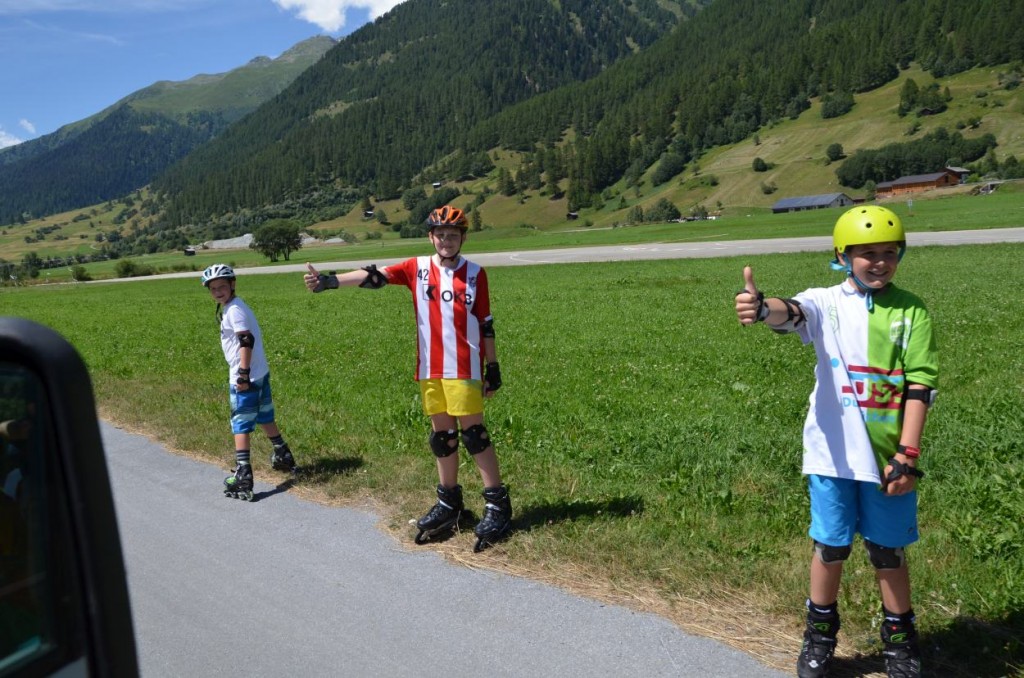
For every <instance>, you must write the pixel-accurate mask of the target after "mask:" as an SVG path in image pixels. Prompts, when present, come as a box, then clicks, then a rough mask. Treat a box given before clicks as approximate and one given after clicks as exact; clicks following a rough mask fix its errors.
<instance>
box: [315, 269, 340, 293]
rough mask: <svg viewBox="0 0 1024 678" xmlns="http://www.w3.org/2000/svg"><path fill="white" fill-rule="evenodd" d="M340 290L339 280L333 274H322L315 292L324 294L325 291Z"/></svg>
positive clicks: (318, 278) (317, 280)
mask: <svg viewBox="0 0 1024 678" xmlns="http://www.w3.org/2000/svg"><path fill="white" fill-rule="evenodd" d="M336 289H338V278H337V277H336V276H335V275H334V274H333V273H331V274H330V275H328V274H326V273H321V274H320V275H319V276H318V277H317V279H316V287H314V288H313V291H314V292H323V291H324V290H336Z"/></svg>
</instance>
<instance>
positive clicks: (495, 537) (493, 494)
mask: <svg viewBox="0 0 1024 678" xmlns="http://www.w3.org/2000/svg"><path fill="white" fill-rule="evenodd" d="M483 494H484V502H485V504H484V517H483V518H482V519H481V520H480V522H479V523H477V526H476V528H474V529H473V533H474V534H476V545H475V546H474V547H473V552H474V553H479V552H480V551H483V550H484V549H485V548H487V547H488V546H491V545H493V544H495V543H497V542H498V541H499V540H500V539H502V538H503V537H504V536H505V535H507V534H508V533H509V531H511V529H512V500H511V499H509V496H508V488H507V487H505V486H504V485H502V486H500V487H491V488H487V489H485V490H484V493H483Z"/></svg>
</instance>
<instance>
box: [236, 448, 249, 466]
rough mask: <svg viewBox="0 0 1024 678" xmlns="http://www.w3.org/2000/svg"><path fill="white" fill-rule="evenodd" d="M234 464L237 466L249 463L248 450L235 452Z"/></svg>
mask: <svg viewBox="0 0 1024 678" xmlns="http://www.w3.org/2000/svg"><path fill="white" fill-rule="evenodd" d="M235 462H236V463H237V464H239V465H241V464H248V463H249V450H235Z"/></svg>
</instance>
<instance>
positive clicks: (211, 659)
mask: <svg viewBox="0 0 1024 678" xmlns="http://www.w3.org/2000/svg"><path fill="white" fill-rule="evenodd" d="M102 434H103V441H104V447H105V449H106V454H107V464H108V467H109V469H110V473H111V482H112V485H113V492H114V501H115V504H116V509H117V516H118V525H119V528H120V532H121V541H122V546H123V549H124V555H125V566H126V568H127V572H128V587H129V593H130V596H131V602H132V613H133V617H134V624H135V635H136V642H137V644H138V652H139V664H140V667H141V671H142V675H143V676H144V677H145V678H156V677H159V676H173V677H176V678H177V677H179V676H197V677H203V676H224V675H232V676H236V675H237V676H303V677H306V676H346V677H350V676H351V677H361V676H386V677H388V678H399V677H403V676H424V677H434V676H437V677H444V678H460V677H462V676H465V677H467V678H468V677H473V678H479V677H480V676H490V677H501V676H523V677H526V676H529V677H531V678H533V677H536V676H544V677H548V676H552V677H553V676H566V677H574V676H587V677H588V678H592V677H601V676H615V677H616V678H623V677H629V676H638V677H639V676H643V677H645V678H656V677H658V676H674V677H679V676H694V677H701V678H713V677H715V676H722V677H723V678H726V677H727V678H735V677H736V676H744V677H751V678H757V677H760V676H783V675H785V674H783V673H779V672H777V671H774V670H771V669H768V668H765V667H764V666H762V665H760V664H759V663H757V662H756V661H755V660H753V659H751V658H750V657H748V656H747V655H744V654H742V653H740V652H738V651H736V650H733V649H732V648H729V647H728V646H726V645H724V644H722V643H719V642H716V641H713V640H709V639H706V638H700V637H695V636H690V635H687V634H686V633H683V632H682V631H681V630H679V628H678V627H676V626H674V625H673V624H671V623H669V622H668V621H666V620H665V619H662V618H660V617H658V616H655V615H652V614H645V613H638V612H634V611H631V610H628V609H626V608H622V607H617V606H612V605H606V604H602V603H600V602H596V601H593V600H589V599H586V598H582V597H579V596H575V595H571V594H569V593H566V592H564V591H562V590H560V589H557V588H554V587H551V586H548V585H546V584H541V583H538V582H534V581H531V580H528V579H521V578H517V577H512V576H507V575H503V574H496V573H494V572H491V571H486V570H476V569H472V568H468V567H463V566H459V565H454V564H451V563H449V562H447V561H445V560H444V559H443V558H442V557H441V556H440V555H439V554H437V553H436V552H433V551H431V549H430V547H429V546H427V547H423V548H416V549H415V550H410V549H407V548H405V547H403V546H402V545H400V544H398V543H397V542H396V541H395V540H394V539H393V538H392V537H390V536H388V535H386V534H385V533H384V532H382V531H381V530H379V529H377V527H376V526H375V524H376V522H377V517H376V516H374V515H372V514H370V513H366V512H362V511H358V510H351V509H343V508H330V507H326V506H321V505H318V504H314V503H311V502H307V501H303V500H301V499H299V498H297V497H295V496H293V495H292V494H290V493H289V492H288V491H287V490H286V489H284V490H282V489H279V488H277V487H276V486H274V485H269V484H266V483H262V482H259V478H257V484H256V492H257V499H258V500H257V501H255V502H252V503H247V502H242V501H238V500H234V499H227V498H225V497H224V496H223V494H222V493H221V483H222V480H223V478H224V476H225V475H226V473H225V471H224V470H222V469H219V468H216V467H214V466H211V465H209V464H204V463H201V462H197V461H193V460H191V459H188V458H185V457H182V456H178V455H174V454H171V453H170V452H168V451H167V450H165V449H163V448H162V447H161V446H160V445H158V444H156V443H154V442H152V441H151V440H149V439H147V438H145V437H142V436H139V435H134V434H130V433H126V432H124V431H122V430H120V429H117V428H115V427H113V426H111V425H109V424H106V423H104V424H102Z"/></svg>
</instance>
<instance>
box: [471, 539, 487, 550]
mask: <svg viewBox="0 0 1024 678" xmlns="http://www.w3.org/2000/svg"><path fill="white" fill-rule="evenodd" d="M488 546H490V544H489V543H488V542H487V540H486V539H484V538H483V537H481V538H480V539H477V540H476V545H474V546H473V553H480V552H481V551H483V550H484V549H485V548H487V547H488Z"/></svg>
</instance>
